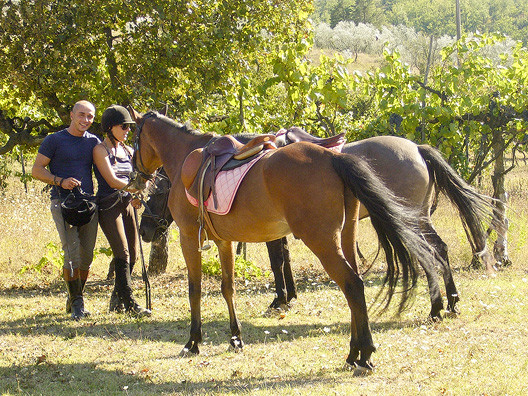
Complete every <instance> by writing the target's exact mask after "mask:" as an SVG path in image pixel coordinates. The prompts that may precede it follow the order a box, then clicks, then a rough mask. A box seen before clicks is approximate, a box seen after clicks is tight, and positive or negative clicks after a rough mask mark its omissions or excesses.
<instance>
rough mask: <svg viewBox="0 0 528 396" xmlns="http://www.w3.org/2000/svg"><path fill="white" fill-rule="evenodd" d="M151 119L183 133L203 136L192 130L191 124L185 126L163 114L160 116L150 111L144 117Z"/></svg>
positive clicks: (186, 123)
mask: <svg viewBox="0 0 528 396" xmlns="http://www.w3.org/2000/svg"><path fill="white" fill-rule="evenodd" d="M149 117H153V118H158V119H160V120H162V121H163V122H165V123H166V124H169V125H170V126H172V127H173V128H177V129H179V130H180V131H181V132H185V133H188V134H190V135H197V136H198V135H203V133H202V132H200V131H198V130H197V129H194V128H192V127H191V123H190V122H185V123H184V124H182V123H181V122H177V121H174V120H173V119H172V118H169V117H167V116H164V115H163V114H160V113H158V112H157V111H155V110H149V111H147V112H146V113H145V114H144V115H143V118H149Z"/></svg>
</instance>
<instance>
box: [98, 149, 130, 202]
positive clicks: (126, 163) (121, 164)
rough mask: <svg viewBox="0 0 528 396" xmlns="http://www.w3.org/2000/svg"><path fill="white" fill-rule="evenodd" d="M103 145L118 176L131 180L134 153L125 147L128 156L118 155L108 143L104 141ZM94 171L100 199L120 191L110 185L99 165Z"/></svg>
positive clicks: (125, 193)
mask: <svg viewBox="0 0 528 396" xmlns="http://www.w3.org/2000/svg"><path fill="white" fill-rule="evenodd" d="M103 147H104V148H105V150H106V152H107V153H108V159H109V160H110V165H111V166H112V170H113V171H114V173H115V175H116V177H117V178H118V179H120V180H123V181H125V182H127V183H128V182H129V180H130V172H132V171H133V170H134V168H133V166H132V155H131V154H130V153H129V152H128V150H127V149H126V148H125V152H126V154H127V158H121V157H116V156H115V155H114V154H113V153H112V151H111V150H109V149H108V147H106V144H104V143H103ZM94 172H95V177H96V179H97V183H98V189H97V197H98V198H99V199H102V198H105V197H107V196H109V195H111V194H114V193H116V192H117V191H118V190H117V189H116V188H112V187H110V186H109V185H108V183H107V182H106V180H105V178H104V177H103V175H101V172H99V169H97V166H94ZM123 193H124V195H130V193H128V192H125V191H123Z"/></svg>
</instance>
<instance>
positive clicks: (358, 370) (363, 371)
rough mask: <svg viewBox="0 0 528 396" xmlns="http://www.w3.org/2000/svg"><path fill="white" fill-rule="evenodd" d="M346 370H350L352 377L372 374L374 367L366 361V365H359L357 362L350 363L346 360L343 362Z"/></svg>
mask: <svg viewBox="0 0 528 396" xmlns="http://www.w3.org/2000/svg"><path fill="white" fill-rule="evenodd" d="M343 368H344V369H345V370H346V371H352V372H353V373H352V375H353V376H354V377H366V376H368V375H370V374H372V371H373V369H374V367H373V366H372V364H370V363H367V366H366V367H363V366H360V365H359V364H357V363H354V364H350V363H348V362H346V363H345V366H344V367H343Z"/></svg>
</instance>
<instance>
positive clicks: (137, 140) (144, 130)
mask: <svg viewBox="0 0 528 396" xmlns="http://www.w3.org/2000/svg"><path fill="white" fill-rule="evenodd" d="M128 111H129V113H130V115H131V117H132V119H133V120H134V121H135V122H136V130H135V132H134V155H133V158H132V165H133V166H134V176H133V177H132V178H131V180H132V184H131V185H132V187H134V188H137V189H138V190H144V189H145V187H146V186H147V182H148V181H150V180H152V178H153V177H152V174H153V173H154V172H155V171H156V169H158V168H159V167H160V166H161V159H160V157H159V155H158V154H157V152H156V150H155V149H154V146H153V145H152V144H151V141H152V139H153V136H154V135H155V131H156V129H157V128H156V122H155V120H156V119H157V118H158V115H159V113H157V112H153V111H150V112H148V113H146V114H143V115H142V114H140V113H138V112H137V111H135V110H134V109H133V108H132V107H131V106H128Z"/></svg>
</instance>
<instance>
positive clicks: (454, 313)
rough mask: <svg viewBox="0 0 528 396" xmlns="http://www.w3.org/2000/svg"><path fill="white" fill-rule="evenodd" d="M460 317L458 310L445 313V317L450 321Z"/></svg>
mask: <svg viewBox="0 0 528 396" xmlns="http://www.w3.org/2000/svg"><path fill="white" fill-rule="evenodd" d="M458 315H459V312H458V311H457V310H453V311H452V310H450V309H446V311H445V313H444V317H445V318H448V319H456V318H458Z"/></svg>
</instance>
